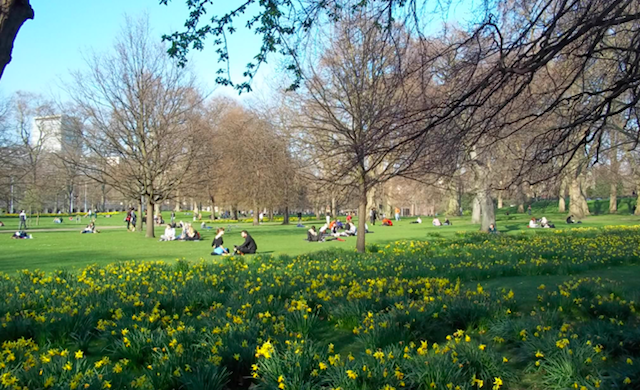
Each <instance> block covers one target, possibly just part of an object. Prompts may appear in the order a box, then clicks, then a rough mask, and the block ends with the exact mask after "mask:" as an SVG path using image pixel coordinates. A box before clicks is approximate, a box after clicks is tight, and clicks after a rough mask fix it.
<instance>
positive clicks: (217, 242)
mask: <svg viewBox="0 0 640 390" xmlns="http://www.w3.org/2000/svg"><path fill="white" fill-rule="evenodd" d="M222 236H224V229H223V228H218V230H216V236H215V238H214V239H213V242H212V243H211V246H212V247H213V252H211V254H212V255H214V256H229V255H231V253H230V252H229V248H225V247H224V241H223V240H222ZM240 236H242V238H244V243H242V245H236V246H234V247H233V254H234V255H251V254H254V253H256V251H257V250H258V245H257V244H256V241H255V240H254V239H253V237H251V235H250V234H249V233H248V232H247V231H246V230H243V231H242V232H240Z"/></svg>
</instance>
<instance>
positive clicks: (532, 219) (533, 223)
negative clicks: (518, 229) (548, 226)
mask: <svg viewBox="0 0 640 390" xmlns="http://www.w3.org/2000/svg"><path fill="white" fill-rule="evenodd" d="M537 227H538V224H537V223H536V219H535V218H531V221H529V228H530V229H535V228H537Z"/></svg>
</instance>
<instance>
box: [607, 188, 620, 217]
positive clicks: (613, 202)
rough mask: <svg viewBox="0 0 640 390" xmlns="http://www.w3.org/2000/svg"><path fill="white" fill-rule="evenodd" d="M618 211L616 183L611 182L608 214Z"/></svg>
mask: <svg viewBox="0 0 640 390" xmlns="http://www.w3.org/2000/svg"><path fill="white" fill-rule="evenodd" d="M617 212H618V183H615V182H614V183H611V189H610V190H609V214H616V213H617Z"/></svg>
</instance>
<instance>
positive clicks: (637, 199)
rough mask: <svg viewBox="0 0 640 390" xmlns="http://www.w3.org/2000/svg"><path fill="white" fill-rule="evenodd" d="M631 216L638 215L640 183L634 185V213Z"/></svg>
mask: <svg viewBox="0 0 640 390" xmlns="http://www.w3.org/2000/svg"><path fill="white" fill-rule="evenodd" d="M633 215H640V181H638V183H637V184H636V211H635V212H634V213H633Z"/></svg>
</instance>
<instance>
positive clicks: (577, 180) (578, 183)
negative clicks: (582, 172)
mask: <svg viewBox="0 0 640 390" xmlns="http://www.w3.org/2000/svg"><path fill="white" fill-rule="evenodd" d="M569 213H571V214H572V215H573V216H574V217H576V218H578V219H581V218H584V217H586V216H587V215H589V205H588V204H587V200H586V199H585V197H584V193H583V192H582V178H581V177H580V176H578V177H574V178H573V179H572V180H571V184H570V185H569Z"/></svg>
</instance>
